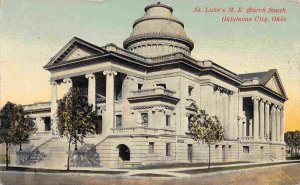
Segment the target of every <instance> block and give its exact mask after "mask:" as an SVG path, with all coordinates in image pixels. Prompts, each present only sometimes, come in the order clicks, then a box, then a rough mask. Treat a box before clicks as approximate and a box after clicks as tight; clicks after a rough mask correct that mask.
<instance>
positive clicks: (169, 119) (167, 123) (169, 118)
mask: <svg viewBox="0 0 300 185" xmlns="http://www.w3.org/2000/svg"><path fill="white" fill-rule="evenodd" d="M166 126H167V127H169V126H171V116H170V115H166Z"/></svg>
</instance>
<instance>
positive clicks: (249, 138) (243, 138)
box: [242, 136, 254, 140]
mask: <svg viewBox="0 0 300 185" xmlns="http://www.w3.org/2000/svg"><path fill="white" fill-rule="evenodd" d="M253 139H254V137H253V136H243V137H242V140H253Z"/></svg>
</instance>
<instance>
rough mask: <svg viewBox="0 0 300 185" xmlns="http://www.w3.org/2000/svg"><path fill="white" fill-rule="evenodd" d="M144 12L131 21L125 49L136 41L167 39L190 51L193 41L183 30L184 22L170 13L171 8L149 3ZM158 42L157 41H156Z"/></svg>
mask: <svg viewBox="0 0 300 185" xmlns="http://www.w3.org/2000/svg"><path fill="white" fill-rule="evenodd" d="M145 12H146V14H145V15H144V16H143V17H141V18H139V19H137V20H136V21H135V22H134V23H133V31H132V33H131V35H130V36H129V37H128V38H127V39H126V40H125V41H124V43H123V45H124V48H125V49H129V48H130V46H131V45H133V44H135V45H137V43H138V42H141V41H143V44H145V42H147V41H149V40H150V41H152V43H153V41H154V40H155V42H159V40H169V41H172V42H178V43H180V44H181V45H183V47H187V48H186V49H187V50H189V51H191V50H192V49H193V47H194V43H193V41H192V40H190V39H189V38H188V36H187V34H186V32H185V30H184V24H183V22H181V21H180V20H178V19H177V18H175V17H174V16H173V15H172V12H173V9H172V8H171V7H170V6H168V5H165V4H161V3H159V2H158V3H157V4H151V5H149V6H147V7H146V8H145ZM158 44H159V43H158Z"/></svg>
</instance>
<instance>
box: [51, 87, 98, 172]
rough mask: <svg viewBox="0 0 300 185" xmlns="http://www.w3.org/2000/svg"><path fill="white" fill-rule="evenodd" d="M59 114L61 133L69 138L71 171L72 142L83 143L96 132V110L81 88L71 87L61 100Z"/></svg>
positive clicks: (68, 168)
mask: <svg viewBox="0 0 300 185" xmlns="http://www.w3.org/2000/svg"><path fill="white" fill-rule="evenodd" d="M57 116H58V131H59V135H60V136H61V137H63V136H65V137H66V138H67V139H68V144H69V147H68V161H67V170H68V171H69V170H70V147H71V143H72V142H73V143H76V142H77V141H79V142H81V143H83V140H84V138H85V137H86V136H87V135H89V134H94V133H95V125H94V124H93V123H94V121H95V120H96V112H95V111H93V106H92V105H89V104H88V101H87V98H86V97H85V96H83V95H82V92H81V90H80V89H79V88H71V89H70V90H69V92H68V93H67V94H66V95H65V96H64V97H63V98H62V99H61V100H60V101H59V105H58V110H57Z"/></svg>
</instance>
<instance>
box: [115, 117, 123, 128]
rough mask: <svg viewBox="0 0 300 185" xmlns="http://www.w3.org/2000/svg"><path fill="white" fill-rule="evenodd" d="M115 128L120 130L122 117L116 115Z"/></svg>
mask: <svg viewBox="0 0 300 185" xmlns="http://www.w3.org/2000/svg"><path fill="white" fill-rule="evenodd" d="M116 128H122V115H116Z"/></svg>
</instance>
